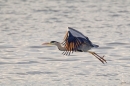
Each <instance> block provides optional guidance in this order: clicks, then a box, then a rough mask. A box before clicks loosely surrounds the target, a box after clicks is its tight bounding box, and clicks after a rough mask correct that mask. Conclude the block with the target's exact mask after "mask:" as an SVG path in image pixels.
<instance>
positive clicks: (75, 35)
mask: <svg viewBox="0 0 130 86" xmlns="http://www.w3.org/2000/svg"><path fill="white" fill-rule="evenodd" d="M42 45H56V46H57V47H58V49H59V50H60V51H63V53H62V54H63V55H70V54H71V53H73V52H88V53H90V54H92V55H93V56H95V57H96V58H97V59H98V60H99V61H101V62H102V63H103V64H104V63H107V61H106V60H105V59H104V56H102V57H101V56H99V55H98V54H97V53H95V52H93V51H90V49H91V48H98V47H99V45H96V44H93V43H92V42H91V41H90V40H89V38H88V37H87V36H85V35H83V34H82V33H81V32H79V31H78V30H76V29H74V28H72V27H68V29H67V32H66V34H65V36H64V39H63V42H61V43H60V42H57V41H51V42H49V43H43V44H42Z"/></svg>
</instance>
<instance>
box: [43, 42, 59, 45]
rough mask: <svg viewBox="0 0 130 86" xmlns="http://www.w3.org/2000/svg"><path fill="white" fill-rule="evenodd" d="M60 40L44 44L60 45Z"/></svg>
mask: <svg viewBox="0 0 130 86" xmlns="http://www.w3.org/2000/svg"><path fill="white" fill-rule="evenodd" d="M58 44H59V42H57V41H51V42H50V43H43V44H42V45H58Z"/></svg>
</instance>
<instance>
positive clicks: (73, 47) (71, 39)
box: [62, 27, 92, 55]
mask: <svg viewBox="0 0 130 86" xmlns="http://www.w3.org/2000/svg"><path fill="white" fill-rule="evenodd" d="M85 43H87V44H90V46H92V43H91V41H90V40H89V39H88V37H86V36H84V35H83V34H82V33H81V32H79V31H77V30H75V29H73V28H71V27H68V31H67V32H66V34H65V37H64V40H63V42H62V44H63V45H64V48H65V51H64V52H63V54H64V55H70V53H71V52H73V51H78V48H79V47H80V46H82V44H85Z"/></svg>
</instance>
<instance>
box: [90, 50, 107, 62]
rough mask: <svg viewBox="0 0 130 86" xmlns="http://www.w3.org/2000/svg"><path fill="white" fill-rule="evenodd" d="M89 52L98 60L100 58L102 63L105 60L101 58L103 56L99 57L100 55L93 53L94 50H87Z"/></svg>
mask: <svg viewBox="0 0 130 86" xmlns="http://www.w3.org/2000/svg"><path fill="white" fill-rule="evenodd" d="M88 52H89V53H91V54H92V55H94V56H95V57H96V58H97V59H98V60H100V61H101V62H102V63H103V64H104V62H106V60H105V59H104V58H103V57H104V56H103V57H101V56H99V55H98V54H97V53H95V52H92V51H88ZM106 63H107V62H106Z"/></svg>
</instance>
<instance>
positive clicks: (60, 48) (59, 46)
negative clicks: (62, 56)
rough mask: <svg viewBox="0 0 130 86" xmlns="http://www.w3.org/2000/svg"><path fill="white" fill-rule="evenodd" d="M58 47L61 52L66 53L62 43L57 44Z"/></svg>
mask: <svg viewBox="0 0 130 86" xmlns="http://www.w3.org/2000/svg"><path fill="white" fill-rule="evenodd" d="M56 46H57V47H58V49H59V50H61V51H65V48H64V47H62V46H61V44H60V43H57V44H56Z"/></svg>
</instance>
